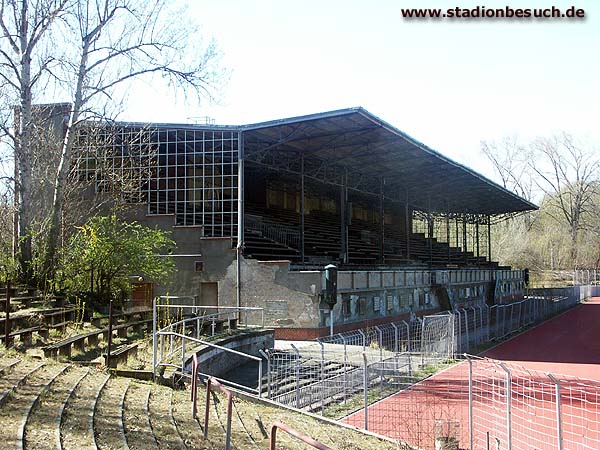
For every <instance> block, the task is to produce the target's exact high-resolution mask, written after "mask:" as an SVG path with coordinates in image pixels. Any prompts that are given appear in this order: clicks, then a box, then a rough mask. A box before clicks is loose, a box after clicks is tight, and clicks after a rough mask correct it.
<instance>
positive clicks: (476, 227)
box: [475, 217, 479, 265]
mask: <svg viewBox="0 0 600 450" xmlns="http://www.w3.org/2000/svg"><path fill="white" fill-rule="evenodd" d="M475 240H476V249H477V264H478V265H479V217H478V218H477V222H475Z"/></svg>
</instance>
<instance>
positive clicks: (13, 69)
mask: <svg viewBox="0 0 600 450" xmlns="http://www.w3.org/2000/svg"><path fill="white" fill-rule="evenodd" d="M66 4H67V0H38V1H35V2H33V1H28V0H22V1H18V0H0V80H1V87H2V90H3V91H4V96H5V101H7V103H5V110H6V109H7V108H6V106H8V109H10V106H12V105H15V106H17V108H16V112H17V114H16V118H15V126H14V128H13V129H12V130H11V126H10V124H9V123H7V122H6V121H3V123H2V128H3V131H4V133H5V135H6V136H8V137H9V139H10V142H11V145H12V147H13V149H14V160H15V178H14V182H15V186H16V189H15V191H16V192H15V203H16V208H17V220H16V222H17V227H18V235H19V238H20V245H19V250H20V256H21V263H22V264H21V265H22V270H23V272H24V274H26V275H27V274H28V273H29V271H30V267H29V262H30V261H31V257H32V246H31V225H32V222H33V220H34V214H33V210H32V208H31V206H32V201H31V194H32V161H33V128H34V121H33V113H32V103H33V97H34V92H35V90H36V89H37V88H38V86H39V85H40V84H43V83H44V81H46V80H47V78H46V75H47V74H48V73H49V71H50V70H51V67H52V65H53V64H54V62H55V57H54V56H52V53H51V52H50V51H49V41H48V34H49V30H50V27H51V26H52V24H53V23H54V22H55V21H56V20H57V19H59V18H60V17H61V15H62V14H63V12H64V8H65V5H66ZM55 56H56V55H55ZM7 92H11V93H12V95H9V94H7ZM5 112H6V111H5ZM7 116H8V115H6V114H5V117H7Z"/></svg>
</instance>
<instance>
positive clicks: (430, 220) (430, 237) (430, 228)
mask: <svg viewBox="0 0 600 450" xmlns="http://www.w3.org/2000/svg"><path fill="white" fill-rule="evenodd" d="M427 237H428V241H429V245H428V247H429V267H431V266H432V265H433V216H432V215H431V210H429V211H428V212H427Z"/></svg>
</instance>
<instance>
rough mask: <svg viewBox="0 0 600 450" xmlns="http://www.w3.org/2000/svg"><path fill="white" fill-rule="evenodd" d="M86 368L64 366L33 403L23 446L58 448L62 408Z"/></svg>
mask: <svg viewBox="0 0 600 450" xmlns="http://www.w3.org/2000/svg"><path fill="white" fill-rule="evenodd" d="M87 372H88V371H87V369H81V368H75V367H70V366H65V370H64V371H63V372H61V373H60V375H58V376H57V377H56V378H55V379H54V380H53V381H52V383H51V384H50V385H49V386H48V388H47V389H46V390H45V392H44V393H43V395H41V396H40V397H39V398H38V400H37V401H36V403H35V406H34V408H33V409H32V411H31V414H30V416H29V419H28V421H27V426H26V427H25V448H27V449H29V448H31V449H39V450H44V449H56V448H60V445H61V443H60V423H61V417H62V413H63V408H64V405H65V403H66V402H67V400H68V399H69V397H70V395H71V392H72V391H73V390H74V389H75V387H76V386H77V384H78V383H79V380H80V379H81V378H82V377H83V376H85V375H86V374H87Z"/></svg>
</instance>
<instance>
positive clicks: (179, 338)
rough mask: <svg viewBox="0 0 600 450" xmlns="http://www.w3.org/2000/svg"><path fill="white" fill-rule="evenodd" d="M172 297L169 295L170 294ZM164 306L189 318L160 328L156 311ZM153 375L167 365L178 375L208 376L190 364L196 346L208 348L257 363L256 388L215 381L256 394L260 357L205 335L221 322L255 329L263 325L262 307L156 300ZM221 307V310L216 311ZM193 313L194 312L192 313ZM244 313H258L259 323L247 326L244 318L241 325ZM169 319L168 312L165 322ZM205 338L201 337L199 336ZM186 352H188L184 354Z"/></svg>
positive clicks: (259, 384)
mask: <svg viewBox="0 0 600 450" xmlns="http://www.w3.org/2000/svg"><path fill="white" fill-rule="evenodd" d="M171 298H173V297H171ZM161 308H162V309H165V310H167V311H168V312H170V311H173V310H175V311H180V312H181V314H182V315H189V316H190V317H187V318H183V319H180V320H178V321H176V322H172V323H167V324H166V325H165V326H163V327H162V328H160V329H158V327H159V310H160V309H161ZM153 310H154V311H153V312H154V315H153V333H152V336H153V354H152V360H153V365H152V367H153V374H154V377H156V375H157V373H158V371H159V368H161V367H165V368H166V367H171V368H174V369H175V370H177V371H179V372H180V374H181V376H190V373H191V372H194V371H195V372H196V373H194V376H198V375H201V376H204V377H210V376H213V375H212V374H209V373H205V372H201V371H199V370H198V368H197V367H196V368H195V369H194V367H193V359H192V357H193V356H195V355H196V354H197V352H198V350H200V348H202V347H204V348H206V347H210V348H214V349H216V350H218V351H220V352H225V353H228V354H230V355H232V356H233V357H236V358H239V359H240V360H241V361H243V363H246V362H251V361H254V362H255V363H257V364H258V381H257V385H256V386H257V387H255V388H254V387H249V386H244V385H240V384H237V383H234V382H232V381H227V380H223V379H220V378H217V377H214V378H215V379H218V380H219V381H221V382H223V383H227V384H229V385H231V386H235V387H237V388H239V389H243V390H246V391H248V392H251V393H253V394H255V395H258V396H260V395H261V393H262V362H263V360H262V358H260V357H258V356H253V355H249V354H247V353H243V352H240V351H237V350H233V349H231V348H227V347H224V346H220V345H218V344H216V343H214V342H210V341H208V340H207V339H208V337H212V336H215V335H216V334H218V332H220V331H221V329H224V325H225V324H227V325H228V329H229V330H234V329H237V328H238V327H242V328H258V327H261V326H262V325H263V324H264V313H263V310H262V308H249V307H247V308H236V307H220V306H196V305H171V304H164V305H160V304H157V302H156V300H155V302H154V307H153ZM205 310H210V311H215V310H216V311H217V312H211V313H209V314H204V315H195V314H197V313H198V312H199V311H205ZM219 310H223V311H219ZM194 313H195V314H194ZM248 314H255V315H256V314H258V316H259V317H260V319H259V321H258V322H259V323H260V325H258V324H256V325H251V324H250V323H249V322H248V320H247V318H246V320H245V321H244V322H242V324H241V325H240V323H239V317H240V316H246V317H247V315H248ZM171 318H172V315H171V314H170V313H169V315H168V316H167V319H166V320H167V321H168V320H170V319H171ZM203 337H205V339H203ZM188 352H189V354H188Z"/></svg>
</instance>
